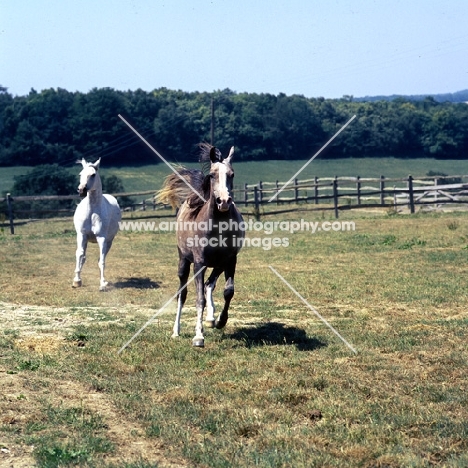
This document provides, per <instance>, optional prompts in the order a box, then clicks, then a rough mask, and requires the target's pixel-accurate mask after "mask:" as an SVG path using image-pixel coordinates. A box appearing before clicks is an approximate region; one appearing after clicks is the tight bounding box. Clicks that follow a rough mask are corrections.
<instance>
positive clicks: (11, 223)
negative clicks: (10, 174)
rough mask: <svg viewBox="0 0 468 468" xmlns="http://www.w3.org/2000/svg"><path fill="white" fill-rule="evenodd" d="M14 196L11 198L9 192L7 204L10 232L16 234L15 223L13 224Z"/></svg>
mask: <svg viewBox="0 0 468 468" xmlns="http://www.w3.org/2000/svg"><path fill="white" fill-rule="evenodd" d="M12 203H13V198H11V195H10V194H9V193H7V206H8V217H9V218H10V233H11V234H14V233H15V225H14V224H13V206H12Z"/></svg>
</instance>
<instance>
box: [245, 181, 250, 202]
mask: <svg viewBox="0 0 468 468" xmlns="http://www.w3.org/2000/svg"><path fill="white" fill-rule="evenodd" d="M247 190H248V189H247V184H246V183H245V184H244V206H247V205H248V201H247V200H248V197H249V195H248V192H247Z"/></svg>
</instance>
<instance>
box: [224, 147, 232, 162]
mask: <svg viewBox="0 0 468 468" xmlns="http://www.w3.org/2000/svg"><path fill="white" fill-rule="evenodd" d="M233 156H234V146H231V150H230V151H229V154H228V157H227V158H226V159H225V161H226V162H228V163H230V162H231V159H232V157H233Z"/></svg>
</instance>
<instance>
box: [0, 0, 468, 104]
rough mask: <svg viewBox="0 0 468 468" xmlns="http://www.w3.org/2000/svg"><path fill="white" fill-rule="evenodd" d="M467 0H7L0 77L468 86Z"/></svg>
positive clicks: (282, 85) (9, 81)
mask: <svg viewBox="0 0 468 468" xmlns="http://www.w3.org/2000/svg"><path fill="white" fill-rule="evenodd" d="M467 25H468V1H466V0H443V1H439V0H430V1H429V0H425V1H423V0H404V1H399V0H392V1H390V0H376V1H371V0H353V1H342V0H288V1H278V0H268V1H267V0H257V1H255V0H234V1H229V0H193V1H187V0H185V1H183V0H165V1H160V0H79V1H77V0H74V1H70V0H40V1H39V0H21V1H12V0H0V84H1V85H2V86H6V87H8V89H9V92H10V93H12V94H14V95H26V94H28V92H29V91H30V89H31V88H34V89H36V90H37V91H41V90H42V89H47V88H57V87H60V88H65V89H67V90H69V91H82V92H87V91H89V90H90V89H92V88H95V87H97V88H101V87H111V88H114V89H119V90H128V89H130V90H136V89H138V88H141V89H143V90H146V91H151V90H153V89H156V88H160V87H166V88H169V89H181V90H183V91H207V92H210V91H215V90H222V89H225V88H230V89H231V90H233V91H236V92H250V93H253V92H255V93H272V94H278V93H281V92H282V93H285V94H287V95H291V94H301V95H304V96H307V97H318V96H323V97H326V98H338V97H341V96H343V95H353V96H365V95H380V94H383V95H389V94H429V93H445V92H455V91H459V90H462V89H467V88H468V27H467Z"/></svg>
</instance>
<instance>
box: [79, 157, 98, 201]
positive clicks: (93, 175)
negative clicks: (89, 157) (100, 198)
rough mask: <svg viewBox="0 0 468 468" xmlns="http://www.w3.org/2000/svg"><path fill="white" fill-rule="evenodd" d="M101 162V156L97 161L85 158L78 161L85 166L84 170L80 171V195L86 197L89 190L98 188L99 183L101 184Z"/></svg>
mask: <svg viewBox="0 0 468 468" xmlns="http://www.w3.org/2000/svg"><path fill="white" fill-rule="evenodd" d="M100 162H101V158H99V159H98V160H97V161H96V162H95V163H88V162H86V161H85V159H84V158H83V159H82V160H81V161H77V163H78V164H81V165H82V166H83V170H82V171H81V172H80V185H78V193H79V194H80V197H83V198H84V197H86V195H87V194H88V192H89V191H91V190H96V189H97V187H98V185H100V182H97V179H99V176H98V170H99V164H100ZM101 188H102V187H101Z"/></svg>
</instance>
